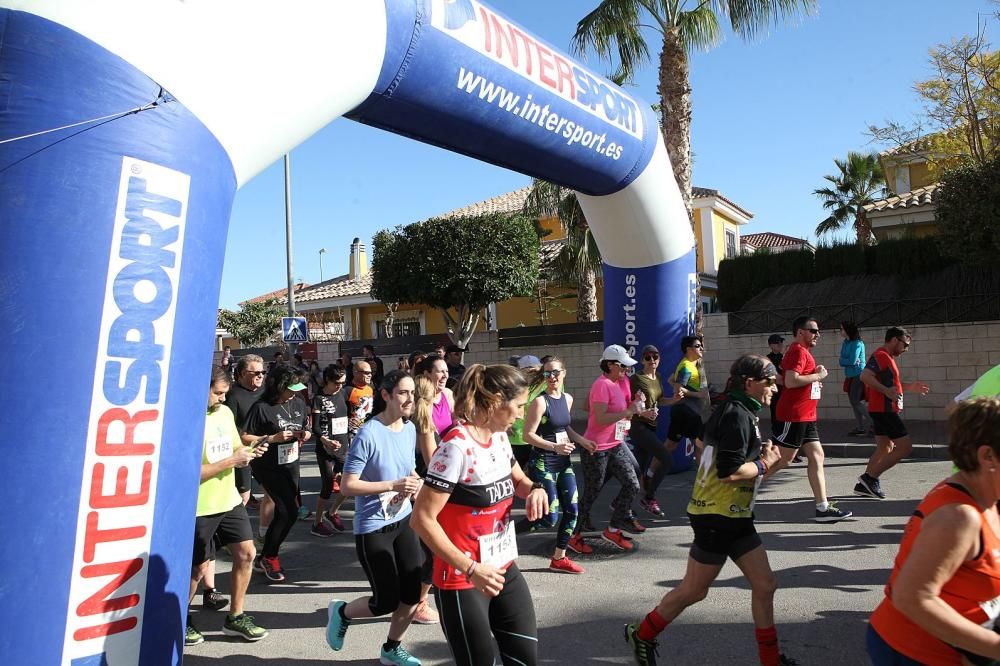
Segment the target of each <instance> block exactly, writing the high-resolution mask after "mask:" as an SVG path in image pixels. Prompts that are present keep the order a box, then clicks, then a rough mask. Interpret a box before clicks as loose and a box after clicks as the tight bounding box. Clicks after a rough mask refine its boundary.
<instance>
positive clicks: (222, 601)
mask: <svg viewBox="0 0 1000 666" xmlns="http://www.w3.org/2000/svg"><path fill="white" fill-rule="evenodd" d="M228 603H229V599H228V597H226V595H224V594H221V593H220V592H219V591H218V590H205V591H204V592H202V594H201V605H202V606H204V607H205V608H211V609H212V610H222V609H223V608H225V607H226V604H228Z"/></svg>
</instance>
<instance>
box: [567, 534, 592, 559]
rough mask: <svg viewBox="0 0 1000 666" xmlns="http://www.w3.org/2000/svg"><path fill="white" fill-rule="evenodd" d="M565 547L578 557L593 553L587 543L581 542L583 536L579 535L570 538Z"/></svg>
mask: <svg viewBox="0 0 1000 666" xmlns="http://www.w3.org/2000/svg"><path fill="white" fill-rule="evenodd" d="M566 547H567V548H569V549H570V550H572V551H573V552H574V553H577V554H579V555H590V554H591V553H593V552H594V549H593V548H591V547H590V546H588V545H587V542H586V541H584V540H583V535H582V534H580V533H576V534H574V535H573V536H572V537H570V539H569V543H567V544H566Z"/></svg>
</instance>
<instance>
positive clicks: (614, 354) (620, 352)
mask: <svg viewBox="0 0 1000 666" xmlns="http://www.w3.org/2000/svg"><path fill="white" fill-rule="evenodd" d="M601 360H602V361H618V362H619V363H621V364H622V365H624V366H625V367H627V368H631V367H632V366H633V365H635V364H636V363H637V361H636V360H635V359H634V358H632V357H631V356H629V355H628V352H627V351H625V348H624V347H622V346H621V345H609V346H608V347H605V349H604V353H603V354H601Z"/></svg>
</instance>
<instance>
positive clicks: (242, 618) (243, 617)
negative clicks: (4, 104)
mask: <svg viewBox="0 0 1000 666" xmlns="http://www.w3.org/2000/svg"><path fill="white" fill-rule="evenodd" d="M222 633H224V634H225V635H226V636H239V637H240V638H242V639H243V640H245V641H250V642H251V643H253V642H254V641H259V640H260V639H262V638H264V637H266V636H267V633H268V632H267V629H265V628H264V627H258V626H257V625H256V624H254V622H253V618H252V617H250V616H249V615H247V614H246V613H240V614H239V615H227V616H226V623H225V624H223V625H222Z"/></svg>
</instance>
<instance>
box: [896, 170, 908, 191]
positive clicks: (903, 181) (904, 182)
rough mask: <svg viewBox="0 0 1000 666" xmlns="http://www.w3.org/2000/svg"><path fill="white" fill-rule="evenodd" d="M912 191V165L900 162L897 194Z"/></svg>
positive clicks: (897, 173)
mask: <svg viewBox="0 0 1000 666" xmlns="http://www.w3.org/2000/svg"><path fill="white" fill-rule="evenodd" d="M909 191H910V167H909V165H906V164H900V165H899V166H898V167H896V194H903V193H904V192H909Z"/></svg>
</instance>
